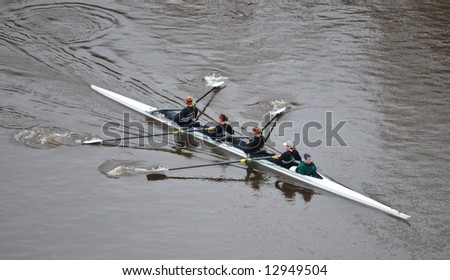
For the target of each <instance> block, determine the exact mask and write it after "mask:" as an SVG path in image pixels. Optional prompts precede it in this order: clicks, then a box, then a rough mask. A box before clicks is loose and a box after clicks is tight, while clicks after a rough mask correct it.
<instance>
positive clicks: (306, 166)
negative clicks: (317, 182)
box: [295, 154, 321, 179]
mask: <svg viewBox="0 0 450 280" xmlns="http://www.w3.org/2000/svg"><path fill="white" fill-rule="evenodd" d="M303 158H304V161H302V162H300V164H299V165H298V166H297V168H296V169H295V172H297V173H300V174H302V175H306V176H312V177H316V178H319V179H321V176H320V175H319V174H317V171H316V170H317V168H316V165H315V164H314V162H313V160H312V157H311V155H310V154H304V155H303Z"/></svg>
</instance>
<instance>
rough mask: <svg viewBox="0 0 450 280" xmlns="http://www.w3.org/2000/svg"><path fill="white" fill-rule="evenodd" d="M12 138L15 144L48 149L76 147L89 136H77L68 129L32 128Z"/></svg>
mask: <svg viewBox="0 0 450 280" xmlns="http://www.w3.org/2000/svg"><path fill="white" fill-rule="evenodd" d="M14 138H15V139H16V140H17V142H19V143H21V144H24V145H26V146H28V147H32V148H36V149H48V148H54V147H58V146H61V145H64V146H78V145H81V143H82V142H83V141H85V140H86V139H89V138H91V136H90V135H88V134H85V135H79V134H76V133H75V132H73V131H70V130H68V129H64V128H58V127H48V128H46V127H34V128H31V129H24V130H22V131H20V132H19V133H17V134H16V135H15V136H14Z"/></svg>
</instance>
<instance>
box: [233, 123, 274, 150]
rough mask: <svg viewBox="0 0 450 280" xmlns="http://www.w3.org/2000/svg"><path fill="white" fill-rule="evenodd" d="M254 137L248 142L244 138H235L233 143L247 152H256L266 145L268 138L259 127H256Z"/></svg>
mask: <svg viewBox="0 0 450 280" xmlns="http://www.w3.org/2000/svg"><path fill="white" fill-rule="evenodd" d="M252 131H253V138H252V139H251V140H250V141H249V142H248V143H247V142H244V141H242V140H236V139H234V140H233V145H234V146H235V147H237V148H239V149H241V150H243V151H244V152H245V153H246V154H254V153H256V152H258V151H259V150H261V149H262V148H263V147H264V144H265V142H266V139H265V138H264V136H263V135H262V130H261V128H259V127H254V128H253V129H252Z"/></svg>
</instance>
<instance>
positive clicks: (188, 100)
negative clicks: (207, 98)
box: [184, 95, 193, 106]
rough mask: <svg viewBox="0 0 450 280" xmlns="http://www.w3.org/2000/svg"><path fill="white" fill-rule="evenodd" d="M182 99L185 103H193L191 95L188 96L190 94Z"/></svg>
mask: <svg viewBox="0 0 450 280" xmlns="http://www.w3.org/2000/svg"><path fill="white" fill-rule="evenodd" d="M184 101H186V105H188V106H192V103H193V100H192V96H190V95H188V96H186V98H185V99H184Z"/></svg>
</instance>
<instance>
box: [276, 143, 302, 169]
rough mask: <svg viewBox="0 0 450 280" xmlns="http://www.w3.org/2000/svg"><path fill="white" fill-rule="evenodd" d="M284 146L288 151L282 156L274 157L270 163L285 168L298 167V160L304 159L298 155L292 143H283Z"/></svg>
mask: <svg viewBox="0 0 450 280" xmlns="http://www.w3.org/2000/svg"><path fill="white" fill-rule="evenodd" d="M283 145H284V146H285V147H286V151H285V152H284V153H282V154H281V155H276V156H274V157H273V159H271V160H270V161H272V162H273V163H276V164H278V165H280V166H283V167H284V168H290V167H292V166H296V165H297V163H296V162H295V161H296V160H298V161H302V157H301V156H300V154H299V153H298V151H297V149H296V148H295V146H294V143H293V142H292V141H286V143H283Z"/></svg>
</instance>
